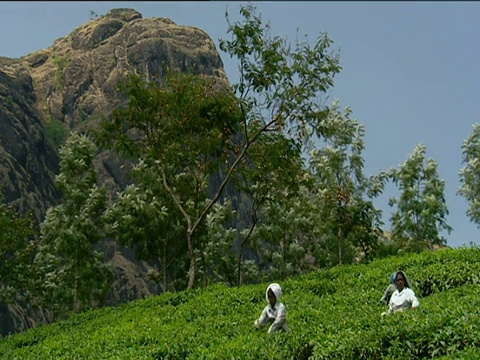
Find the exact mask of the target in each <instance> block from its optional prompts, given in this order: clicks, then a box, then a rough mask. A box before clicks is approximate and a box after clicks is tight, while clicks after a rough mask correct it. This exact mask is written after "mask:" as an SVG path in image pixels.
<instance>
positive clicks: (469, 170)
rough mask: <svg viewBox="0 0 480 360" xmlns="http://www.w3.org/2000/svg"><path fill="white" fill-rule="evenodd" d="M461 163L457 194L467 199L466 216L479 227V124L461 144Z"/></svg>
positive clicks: (474, 126) (475, 125)
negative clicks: (459, 184)
mask: <svg viewBox="0 0 480 360" xmlns="http://www.w3.org/2000/svg"><path fill="white" fill-rule="evenodd" d="M462 164H463V165H464V166H463V167H462V168H461V169H460V183H461V186H460V187H459V189H458V194H459V195H462V196H463V197H465V199H467V201H468V203H469V204H468V209H467V216H468V217H469V218H470V221H472V222H474V223H476V224H477V226H479V227H480V124H474V125H473V129H472V133H471V134H470V136H469V137H468V138H467V139H466V140H465V141H464V142H463V144H462Z"/></svg>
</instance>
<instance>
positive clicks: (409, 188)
mask: <svg viewBox="0 0 480 360" xmlns="http://www.w3.org/2000/svg"><path fill="white" fill-rule="evenodd" d="M425 155H426V147H425V145H423V144H419V145H417V146H416V147H415V149H414V151H413V153H412V154H410V156H409V157H408V158H407V160H406V161H405V162H404V163H403V164H401V165H400V166H399V168H398V169H394V168H393V169H391V170H390V171H389V176H390V178H391V179H392V181H393V183H394V184H396V185H397V186H398V188H399V190H400V196H399V197H398V198H394V197H392V198H391V199H390V201H389V204H390V206H394V205H397V210H396V211H395V212H394V213H393V215H392V218H391V221H392V237H394V238H395V239H396V240H397V241H399V242H400V243H401V244H402V247H403V248H407V249H408V248H410V249H412V250H422V249H425V248H432V247H433V245H444V244H446V239H445V238H444V237H442V236H441V235H440V232H441V231H443V230H445V231H447V232H448V233H450V232H451V230H452V227H451V226H450V225H448V224H447V222H446V217H447V215H448V207H447V203H446V200H445V195H444V190H445V182H444V181H443V180H441V179H440V178H439V176H438V172H437V167H438V163H437V161H435V160H434V159H432V158H428V159H426V157H425Z"/></svg>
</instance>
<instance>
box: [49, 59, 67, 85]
mask: <svg viewBox="0 0 480 360" xmlns="http://www.w3.org/2000/svg"><path fill="white" fill-rule="evenodd" d="M69 61H70V56H69V55H64V56H53V57H52V62H53V65H54V66H55V68H56V69H57V86H58V88H59V89H62V88H63V80H64V79H63V71H64V70H65V68H66V67H67V65H68V62H69Z"/></svg>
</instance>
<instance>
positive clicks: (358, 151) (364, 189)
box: [310, 100, 381, 265]
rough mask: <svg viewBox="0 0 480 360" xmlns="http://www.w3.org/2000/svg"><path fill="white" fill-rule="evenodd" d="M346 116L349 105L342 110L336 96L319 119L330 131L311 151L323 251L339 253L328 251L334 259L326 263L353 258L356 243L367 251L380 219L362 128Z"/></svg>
mask: <svg viewBox="0 0 480 360" xmlns="http://www.w3.org/2000/svg"><path fill="white" fill-rule="evenodd" d="M350 116H351V109H350V108H348V107H347V108H345V109H344V110H342V109H340V107H339V102H338V100H336V101H334V102H333V104H332V106H331V108H330V110H329V111H328V116H327V117H326V119H325V121H323V122H322V123H321V124H319V127H320V128H321V133H325V134H328V136H325V137H324V141H323V145H324V146H323V147H319V148H318V149H313V150H312V151H311V152H310V171H311V173H312V176H313V179H314V182H315V188H316V189H314V194H315V198H316V203H317V211H318V223H319V226H320V228H321V229H322V231H320V233H321V236H322V238H323V243H324V244H323V246H324V247H325V248H326V249H327V252H331V250H330V249H333V248H336V250H337V256H335V257H332V256H329V258H330V259H336V261H333V262H332V260H326V265H333V264H335V263H338V264H342V263H343V262H344V258H347V259H348V258H349V259H350V260H351V259H352V258H353V257H354V256H355V255H356V254H355V252H356V248H357V247H361V248H362V249H363V250H364V251H367V254H366V255H367V256H368V250H369V249H370V248H371V247H372V246H374V245H375V243H376V239H377V237H378V235H377V230H376V229H377V228H378V226H379V225H380V224H381V221H380V212H378V211H377V210H375V208H374V207H373V204H372V202H371V201H370V200H368V199H367V194H368V190H369V186H370V183H369V182H368V181H367V179H366V177H365V176H364V175H363V165H364V160H363V156H362V152H363V150H364V141H363V136H364V127H363V125H362V124H360V123H359V122H358V121H357V120H356V119H351V118H350ZM348 240H350V241H348ZM332 241H335V242H336V245H335V244H331V243H332ZM347 253H348V254H347Z"/></svg>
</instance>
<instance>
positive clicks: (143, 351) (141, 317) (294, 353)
mask: <svg viewBox="0 0 480 360" xmlns="http://www.w3.org/2000/svg"><path fill="white" fill-rule="evenodd" d="M400 267H401V268H403V269H404V270H405V272H406V273H407V275H408V276H409V277H410V279H411V280H412V283H413V288H414V290H415V292H416V294H417V296H418V298H419V300H420V308H419V309H417V310H414V311H409V312H405V313H398V314H395V315H391V316H388V317H386V318H382V317H381V316H380V314H381V312H382V311H384V310H385V306H384V305H383V304H381V303H380V302H379V299H380V297H381V296H382V294H383V291H384V289H385V287H386V286H387V285H388V283H389V280H388V279H389V276H390V274H391V273H392V272H393V271H395V270H397V269H398V268H400ZM479 270H480V249H479V248H460V249H443V250H439V251H436V252H424V253H421V254H417V255H405V256H402V257H393V258H387V259H382V260H375V261H373V262H372V263H370V264H368V265H351V266H339V267H335V268H333V269H330V270H328V271H326V270H322V271H317V272H314V273H311V274H308V275H304V276H301V277H296V278H291V279H287V280H285V281H281V282H280V284H281V285H282V288H283V292H284V296H283V298H282V302H283V303H284V304H285V305H286V306H287V309H288V322H289V324H290V327H291V329H292V332H291V333H278V334H275V335H268V334H267V333H266V331H265V330H264V331H259V330H257V331H255V330H254V329H253V321H254V319H255V318H256V317H257V316H258V315H259V314H260V312H261V311H262V309H263V307H264V306H265V305H266V303H265V288H266V286H267V285H268V284H259V285H253V286H244V287H241V288H227V287H226V286H224V285H217V286H212V287H208V288H205V289H203V290H195V291H190V292H179V293H165V294H162V295H159V296H152V297H149V298H147V299H144V300H137V301H134V302H131V303H129V304H125V305H123V306H121V307H118V308H103V309H100V310H95V311H89V312H86V313H83V314H79V315H75V316H73V317H71V318H70V319H69V320H67V321H63V322H60V323H55V324H52V325H45V326H42V327H39V328H36V329H31V330H29V331H27V332H25V333H23V334H17V335H13V336H10V337H8V338H5V339H3V340H1V341H0V357H1V358H8V359H40V358H41V359H47V358H55V359H74V358H82V359H113V358H115V359H177V358H180V359H183V358H189V359H260V358H264V359H267V358H268V359H308V358H312V359H380V358H384V359H387V358H388V359H399V358H408V359H420V358H445V359H447V358H449V359H450V358H456V359H458V358H464V359H468V358H471V359H474V358H478V356H479V355H480V340H479V339H480V338H479V333H480V323H479V322H478V308H479V306H480V287H479V284H480V272H479Z"/></svg>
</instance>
